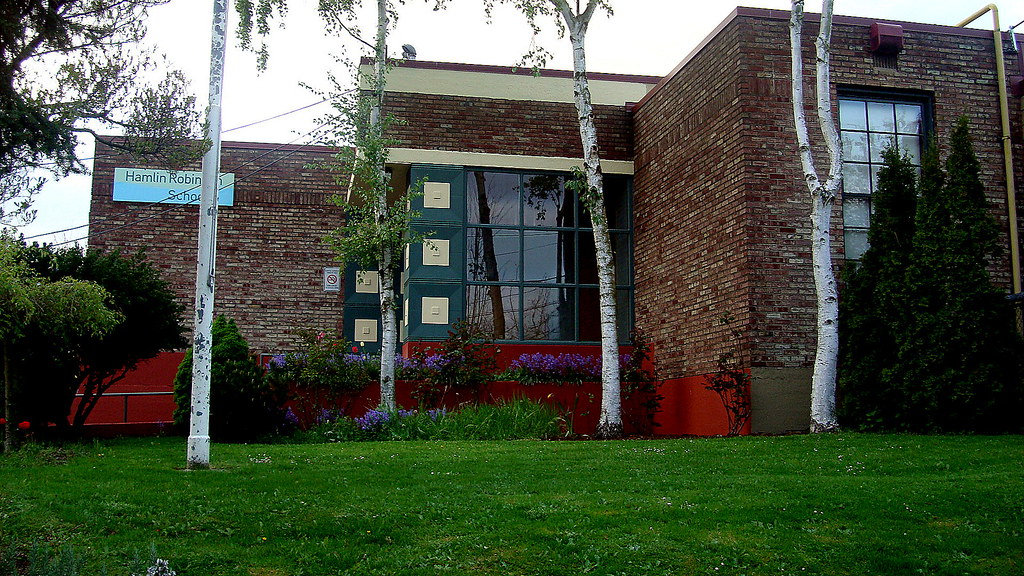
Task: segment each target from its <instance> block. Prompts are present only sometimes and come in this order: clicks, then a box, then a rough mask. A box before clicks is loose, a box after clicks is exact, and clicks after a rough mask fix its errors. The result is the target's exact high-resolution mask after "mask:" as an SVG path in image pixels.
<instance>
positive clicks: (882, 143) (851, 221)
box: [839, 96, 926, 260]
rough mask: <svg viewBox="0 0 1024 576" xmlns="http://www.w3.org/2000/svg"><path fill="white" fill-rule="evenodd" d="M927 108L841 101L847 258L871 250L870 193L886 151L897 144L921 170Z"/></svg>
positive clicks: (892, 102)
mask: <svg viewBox="0 0 1024 576" xmlns="http://www.w3.org/2000/svg"><path fill="white" fill-rule="evenodd" d="M925 113H926V107H925V105H924V102H923V101H921V100H916V101H915V100H903V101H901V100H896V99H888V98H883V97H857V96H841V97H840V98H839V128H840V131H841V133H842V141H843V236H844V240H845V245H846V258H848V259H851V260H857V259H859V258H860V257H861V255H863V254H864V251H866V250H867V249H868V228H869V227H870V226H871V194H872V193H873V192H874V191H875V188H876V187H877V186H878V170H879V169H880V168H881V167H882V151H883V150H884V149H885V148H886V146H889V145H891V144H893V143H895V144H896V145H898V146H899V149H900V151H901V152H903V153H906V154H908V155H909V156H910V158H911V162H913V163H914V164H915V165H916V166H918V167H920V166H921V150H922V147H923V140H924V134H925V128H926V126H925V124H926V116H925Z"/></svg>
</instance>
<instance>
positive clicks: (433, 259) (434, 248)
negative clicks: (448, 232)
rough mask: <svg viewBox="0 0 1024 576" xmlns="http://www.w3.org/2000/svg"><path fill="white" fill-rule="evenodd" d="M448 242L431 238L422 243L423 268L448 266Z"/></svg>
mask: <svg viewBox="0 0 1024 576" xmlns="http://www.w3.org/2000/svg"><path fill="white" fill-rule="evenodd" d="M449 244H450V242H449V241H448V240H440V239H437V238H431V239H428V240H424V241H423V265H424V266H448V260H449Z"/></svg>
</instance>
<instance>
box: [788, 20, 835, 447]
mask: <svg viewBox="0 0 1024 576" xmlns="http://www.w3.org/2000/svg"><path fill="white" fill-rule="evenodd" d="M832 6H833V1H832V0H825V2H824V3H823V5H822V15H821V26H820V30H819V33H818V38H817V40H816V41H815V46H816V53H817V68H816V72H817V73H816V80H817V82H816V88H817V90H816V92H817V112H818V124H819V125H820V127H821V133H822V136H823V137H824V140H825V145H826V147H827V149H828V154H829V174H828V178H827V179H826V180H825V182H821V181H820V180H819V179H818V174H817V171H816V169H815V167H814V158H813V155H812V153H811V143H810V136H809V134H808V130H807V115H806V110H805V108H804V90H803V54H802V51H801V32H802V29H803V20H804V1H803V0H793V9H792V17H791V19H790V47H791V50H792V60H793V68H792V86H793V121H794V123H795V125H796V133H797V141H798V143H799V150H800V161H801V164H802V166H803V172H804V180H805V181H806V182H807V188H808V190H809V191H810V193H811V202H812V208H811V227H812V238H811V242H812V247H811V258H812V265H813V269H814V288H815V293H816V299H817V350H816V352H815V357H814V374H813V376H812V379H811V426H810V428H811V432H815V433H816V432H827V431H831V430H835V429H836V428H838V426H839V424H838V421H837V420H836V415H835V405H836V365H837V362H838V358H839V293H838V289H837V286H836V278H835V273H834V271H833V269H832V242H831V235H830V227H831V220H832V207H833V205H834V204H835V199H836V193H837V192H838V190H839V185H840V183H841V178H842V166H843V158H842V148H841V146H840V142H839V133H838V131H837V130H836V127H835V122H834V121H833V118H832V97H831V91H830V89H831V86H830V75H829V63H830V62H829V61H830V53H829V45H830V43H831V36H832Z"/></svg>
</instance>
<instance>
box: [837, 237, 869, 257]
mask: <svg viewBox="0 0 1024 576" xmlns="http://www.w3.org/2000/svg"><path fill="white" fill-rule="evenodd" d="M843 238H844V239H845V241H846V258H847V259H848V260H860V257H861V256H863V255H864V252H866V251H867V249H868V231H867V230H847V231H846V232H845V233H844V234H843Z"/></svg>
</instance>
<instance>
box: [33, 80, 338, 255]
mask: <svg viewBox="0 0 1024 576" xmlns="http://www.w3.org/2000/svg"><path fill="white" fill-rule="evenodd" d="M352 91H353V90H349V91H347V92H345V93H343V94H347V93H350V92H352ZM328 100H329V99H328V98H325V99H323V100H320V101H319V102H314V103H312V104H307V105H305V106H302V107H299V108H295V109H293V110H290V111H288V112H284V113H281V114H277V115H276V116H271V117H269V118H264V119H262V120H258V121H256V122H251V123H249V124H245V125H243V126H237V127H234V128H229V129H227V130H224V132H232V131H235V130H241V129H243V128H249V127H252V126H255V125H257V124H261V123H263V122H268V121H270V120H275V119H277V118H281V117H283V116H287V115H289V114H293V113H295V112H299V111H301V110H305V109H308V108H312V107H313V106H317V105H319V104H323V103H324V102H327V101H328ZM328 123H329V122H328V121H324V122H321V123H320V124H318V125H317V126H315V127H314V128H313V129H312V130H310V131H308V132H306V133H305V134H301V135H299V136H297V137H296V138H294V139H292V140H291V141H289V142H287V143H285V144H281V145H279V146H278V147H277V148H274V149H272V150H268V151H266V152H264V153H263V154H260V155H259V156H257V157H255V158H251V159H248V160H246V161H245V162H244V163H242V164H240V165H239V166H238V168H241V167H244V166H247V165H250V164H252V163H254V162H257V161H258V160H260V159H261V158H265V157H266V156H268V155H270V154H273V153H274V152H278V151H280V150H281V149H282V148H284V147H285V146H290V145H293V144H295V143H296V142H298V141H299V140H301V139H303V138H306V137H308V136H311V135H313V134H314V133H316V132H317V131H319V130H321V129H323V128H324V127H325V126H327V124H328ZM307 145H308V144H307ZM303 146H305V145H303ZM301 149H302V147H301V146H300V147H299V148H297V149H295V150H292V151H291V152H289V153H288V154H286V155H285V156H283V157H281V158H278V159H277V160H274V161H273V162H270V163H268V164H265V165H263V166H261V167H260V168H258V169H257V170H254V171H253V172H250V173H249V174H246V175H245V176H243V177H241V178H236V179H235V182H236V183H237V182H241V181H244V180H245V179H247V178H250V177H252V176H253V175H255V174H258V173H259V172H262V171H263V170H265V169H267V168H269V167H270V166H273V165H274V164H275V163H277V162H280V161H281V160H284V159H286V158H288V157H290V156H292V155H293V154H295V153H296V152H298V151H299V150H301ZM111 156H112V155H104V156H102V157H111ZM95 158H96V157H93V158H86V159H85V160H94V159H95ZM236 169H237V168H236ZM197 188H199V186H193V187H191V188H188V189H186V190H183V191H181V192H180V193H177V194H184V193H186V192H191V191H194V190H195V189H197ZM221 189H223V188H221ZM177 194H175V195H177ZM175 195H168V196H167V197H166V198H163V199H161V200H157V201H155V202H149V203H146V204H143V205H139V206H132V207H130V208H128V209H127V210H124V211H122V212H120V213H118V214H113V215H110V216H105V217H103V218H102V219H100V220H99V221H98V222H93V223H91V224H97V223H101V222H103V221H106V220H111V219H114V218H120V217H122V216H127V215H130V214H132V213H133V212H137V211H139V210H143V209H146V208H149V207H152V206H156V205H163V204H164V203H165V202H166V201H168V200H170V199H172V198H173V197H174V196H175ZM190 204H194V201H191V200H190V201H188V202H185V203H184V205H190ZM181 205H182V204H172V205H170V206H169V207H168V208H166V209H164V210H161V211H159V212H156V213H153V214H149V215H147V216H145V217H142V218H139V219H137V220H135V221H133V222H130V223H126V224H122V225H119V226H116V227H112V228H107V229H104V230H102V231H100V232H96V233H93V232H90V233H89V234H86V235H85V236H82V237H80V238H75V239H73V240H65V241H63V242H54V243H52V244H51V245H53V246H61V245H64V244H71V243H73V242H78V241H80V240H86V239H88V238H91V237H93V236H99V235H103V234H108V233H110V232H113V231H116V230H120V229H123V228H126V227H129V226H131V225H134V224H136V223H141V222H145V221H147V220H150V219H152V218H155V217H157V216H160V215H163V214H166V213H168V212H170V211H172V210H174V209H176V208H177V207H179V206H181ZM88 226H90V223H86V224H82V225H80V226H74V227H71V228H65V229H62V230H56V231H53V232H43V233H40V234H34V235H32V236H27V237H25V240H32V239H34V238H40V237H42V236H51V235H54V234H62V233H64V232H72V231H74V230H79V229H81V228H86V227H88Z"/></svg>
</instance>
